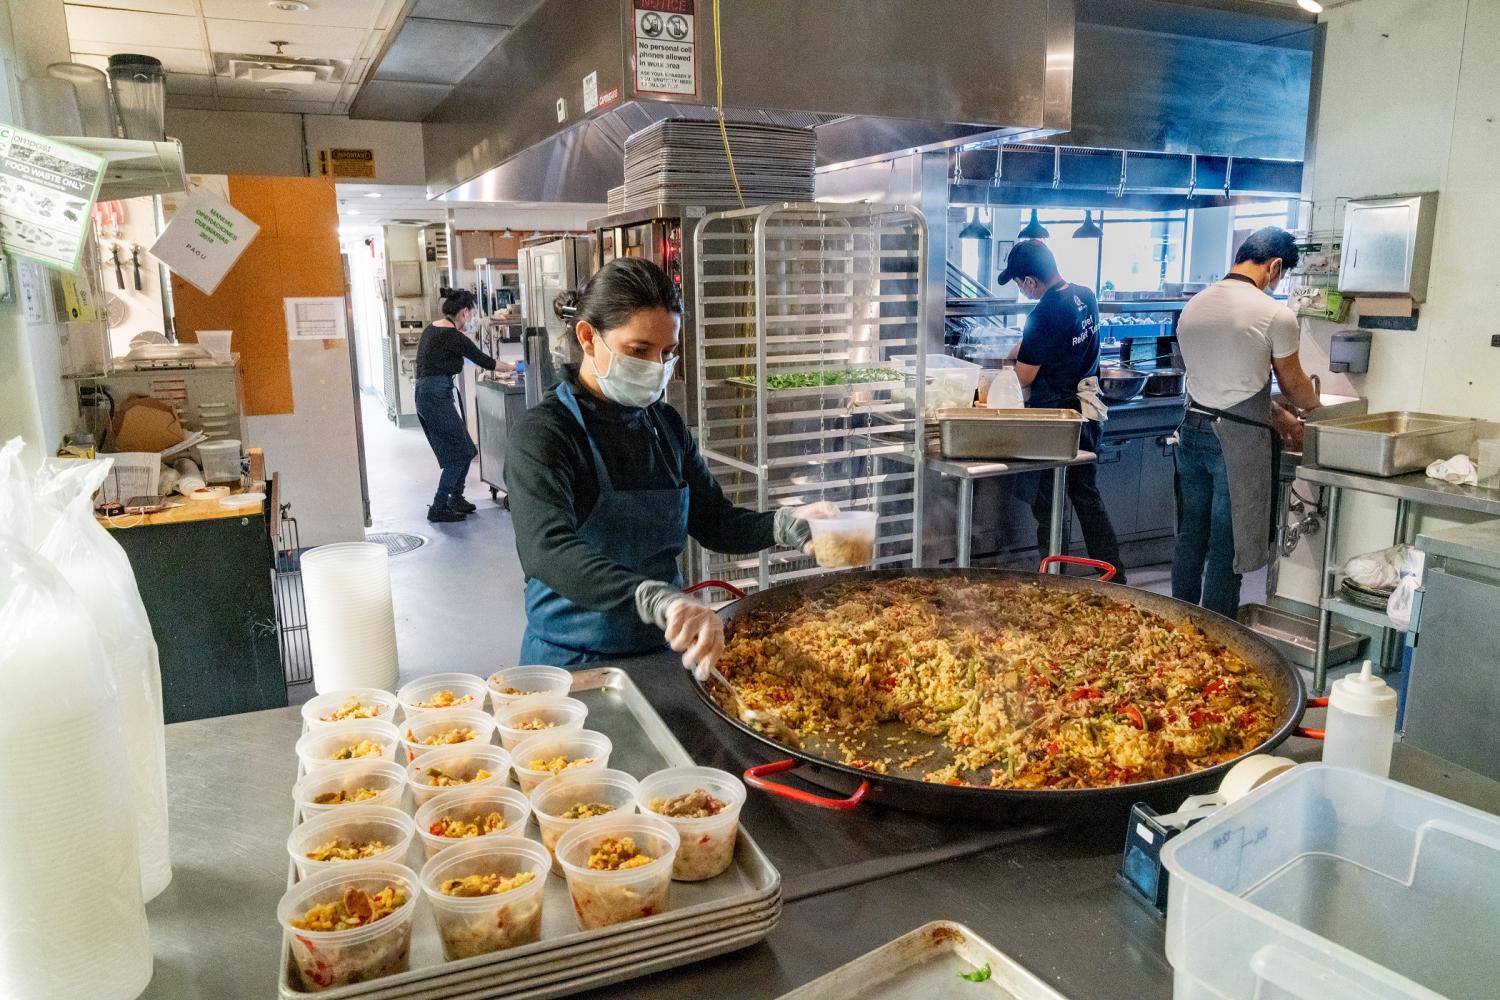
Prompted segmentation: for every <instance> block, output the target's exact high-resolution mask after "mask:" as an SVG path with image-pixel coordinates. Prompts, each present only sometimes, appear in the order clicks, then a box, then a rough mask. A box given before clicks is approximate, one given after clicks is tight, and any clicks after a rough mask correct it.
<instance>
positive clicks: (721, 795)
mask: <svg viewBox="0 0 1500 1000" xmlns="http://www.w3.org/2000/svg"><path fill="white" fill-rule="evenodd" d="M699 791H702V792H707V793H708V794H709V795H710V796H712V797H713V798H714V799H717V800H718V801H719V802H721V803H723V806H722V808H721V809H720V810H719V812H717V813H715V814H714V815H712V816H704V817H700V818H690V817H686V816H669V815H667V814H666V813H663V812H661V808H662V807H663V806H664V805H665V804H666V801H667V800H670V799H675V798H677V797H679V796H684V795H691V794H692V793H694V792H699ZM640 803H641V811H642V812H643V813H648V814H650V815H655V816H660V817H661V818H662V819H664V820H666V821H667V822H668V823H671V824H672V826H674V827H675V828H676V829H677V833H678V834H679V835H680V836H681V837H682V846H681V847H679V848H678V849H677V860H676V861H675V862H674V863H673V865H672V877H673V878H675V879H677V880H678V881H679V882H700V881H702V880H703V879H706V878H713V877H714V876H715V875H721V874H723V873H724V871H725V870H727V869H728V868H729V866H730V865H732V864H734V845H735V842H736V841H737V840H738V839H739V831H740V807H741V806H743V805H744V804H745V785H744V782H742V781H740V779H739V778H736V777H735V776H734V775H732V774H729V773H728V772H726V771H719V770H715V769H714V768H711V767H673V768H668V769H667V770H665V771H657V772H656V773H655V774H650V775H647V776H646V777H644V778H642V779H641V790H640Z"/></svg>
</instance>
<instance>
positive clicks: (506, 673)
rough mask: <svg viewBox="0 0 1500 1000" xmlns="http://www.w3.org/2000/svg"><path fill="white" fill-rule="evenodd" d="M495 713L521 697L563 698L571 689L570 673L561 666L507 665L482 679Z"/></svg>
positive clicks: (571, 675)
mask: <svg viewBox="0 0 1500 1000" xmlns="http://www.w3.org/2000/svg"><path fill="white" fill-rule="evenodd" d="M485 685H486V687H488V689H489V692H490V704H491V705H492V706H493V707H494V709H495V711H496V712H499V711H500V710H501V709H502V708H504V707H505V706H506V705H509V704H510V703H511V702H513V701H516V700H517V699H520V698H542V697H550V698H562V697H565V696H566V695H567V693H568V692H569V691H571V690H572V689H573V673H572V671H569V670H564V669H563V668H562V667H542V666H523V667H507V668H506V669H504V670H497V671H495V672H494V673H493V674H490V676H489V679H488V680H487V681H486V682H485Z"/></svg>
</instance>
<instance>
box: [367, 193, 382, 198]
mask: <svg viewBox="0 0 1500 1000" xmlns="http://www.w3.org/2000/svg"><path fill="white" fill-rule="evenodd" d="M365 197H366V198H379V197H380V192H379V191H366V192H365Z"/></svg>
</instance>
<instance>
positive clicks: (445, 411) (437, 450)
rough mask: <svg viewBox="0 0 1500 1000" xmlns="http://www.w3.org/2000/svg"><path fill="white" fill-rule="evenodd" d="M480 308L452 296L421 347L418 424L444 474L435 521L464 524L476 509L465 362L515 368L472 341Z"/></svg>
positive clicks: (466, 296) (462, 295) (461, 293)
mask: <svg viewBox="0 0 1500 1000" xmlns="http://www.w3.org/2000/svg"><path fill="white" fill-rule="evenodd" d="M475 305H476V301H475V298H474V293H473V292H470V291H465V290H464V289H459V290H457V291H454V292H449V293H448V297H447V298H445V299H443V318H442V319H440V320H438V321H437V322H436V323H433V324H431V325H430V326H428V327H427V329H425V330H423V331H422V340H421V342H420V343H419V344H418V345H417V420H418V421H420V422H421V424H422V433H424V434H426V435H427V443H428V444H429V445H430V446H431V447H432V453H433V454H434V455H435V456H437V461H438V465H439V466H441V467H442V470H443V471H442V474H441V475H439V476H438V487H437V493H435V494H434V495H433V498H432V506H431V507H429V508H427V520H429V521H438V522H442V521H462V520H463V519H464V515H466V514H471V513H473V512H474V510H475V509H476V508H475V507H474V505H473V504H471V503H469V501H467V500H465V499H464V480H465V479H466V478H468V475H469V465H470V464H471V463H472V462H473V461H474V456H475V455H476V454H478V449H477V448H475V447H474V442H473V440H472V439H470V437H469V430H468V428H467V427H465V426H464V422H463V419H462V418H461V417H460V416H459V415H458V408H457V406H456V405H455V401H454V398H453V376H455V375H457V374H458V373H459V372H461V371H463V367H464V359H465V358H468V359H469V360H470V361H472V362H474V363H475V364H476V365H478V366H479V367H481V368H483V369H485V370H486V371H495V370H496V369H500V370H502V371H511V370H513V369H514V368H515V366H514V365H512V364H510V363H508V362H505V361H496V360H495V359H494V358H492V357H490V356H489V355H488V354H486V353H484V352H483V351H481V350H480V349H479V347H478V345H476V344H475V343H474V342H473V341H472V340H470V339H469V338H468V336H467V335H466V331H468V330H469V329H470V328H471V327H472V325H473V323H474V311H475Z"/></svg>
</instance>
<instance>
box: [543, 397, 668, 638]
mask: <svg viewBox="0 0 1500 1000" xmlns="http://www.w3.org/2000/svg"><path fill="white" fill-rule="evenodd" d="M557 398H558V399H559V400H561V401H562V404H563V405H564V406H566V407H567V408H568V412H569V413H571V414H573V419H575V420H577V421H578V425H579V426H580V427H583V429H584V435H585V436H586V437H587V436H588V427H587V425H586V424H584V422H583V414H582V413H581V412H580V411H579V409H578V400H577V399H576V398H575V397H574V395H573V387H572V386H571V385H569V384H568V383H567V382H566V381H564V382H560V383H558V386H557ZM646 419H647V420H649V421H652V427H653V429H654V430H656V431H657V433H658V434H659V433H660V429H659V428H658V427H657V421H658V418H657V417H656V415H655V414H652V413H650V412H648V413H647V414H646ZM589 453H590V455H592V456H593V460H594V476H595V478H597V479H598V481H599V499H598V501H597V502H596V503H595V504H594V509H593V510H592V511H590V512H589V516H588V517H586V518H584V521H583V523H582V524H581V525H579V526H578V534H579V537H581V538H582V539H583V540H584V541H586V542H588V543H589V544H590V545H592V546H593V547H594V548H595V549H597V550H598V551H599V552H600V553H601V554H602V555H605V556H607V557H608V558H610V559H613V560H614V561H615V562H617V563H619V564H620V565H621V566H624V567H626V568H628V569H631V570H634V571H635V572H637V573H640V574H641V575H642V576H645V577H648V578H649V579H652V580H661V581H663V582H664V583H670V584H673V585H674V586H679V587H680V586H681V585H682V577H681V575H680V574H679V573H678V572H677V557H678V556H679V555H680V554H681V553H682V547H683V545H684V544H685V542H686V540H687V525H688V489H687V487H686V486H682V487H678V488H676V489H663V490H627V491H623V492H621V491H617V490H615V488H614V486H613V485H612V484H611V483H610V479H609V473H608V471H606V470H605V468H604V458H603V456H601V455H600V454H599V448H598V446H597V445H595V444H594V439H593V438H592V437H589ZM664 646H665V641H664V639H663V637H662V633H661V629H659V628H657V627H656V626H655V625H648V624H646V623H645V622H643V621H641V620H640V618H639V616H637V615H636V613H635V604H634V602H631V603H629V604H627V605H626V606H624V607H620V608H615V609H612V610H609V611H591V610H589V609H587V608H581V607H579V606H578V605H576V604H574V603H573V602H572V601H570V600H568V599H567V598H566V597H564V596H563V595H561V594H559V593H557V592H556V591H555V590H553V589H552V588H550V587H548V586H547V585H546V584H544V583H542V582H541V581H540V580H538V579H536V578H535V577H532V578H531V579H529V580H527V581H526V636H525V638H523V639H522V640H521V662H522V663H546V664H551V665H552V666H557V667H572V666H577V665H579V664H583V663H588V662H591V661H595V660H609V659H619V658H622V657H627V656H638V655H640V654H642V653H650V652H654V651H656V650H659V649H662V648H663V647H664Z"/></svg>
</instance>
